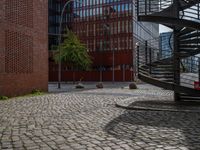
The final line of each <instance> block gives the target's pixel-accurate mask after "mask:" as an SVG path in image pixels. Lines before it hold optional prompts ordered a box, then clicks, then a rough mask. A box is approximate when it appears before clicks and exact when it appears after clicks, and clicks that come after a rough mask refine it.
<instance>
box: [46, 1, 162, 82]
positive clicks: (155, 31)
mask: <svg viewBox="0 0 200 150" xmlns="http://www.w3.org/2000/svg"><path fill="white" fill-rule="evenodd" d="M50 1H51V3H52V4H54V5H52V6H54V7H53V8H54V9H53V10H52V9H49V14H52V12H54V13H53V14H54V15H51V16H50V17H49V18H51V19H49V20H50V22H51V26H50V28H49V37H50V38H49V39H50V40H49V41H50V42H49V45H50V47H49V48H50V49H51V47H52V45H54V44H57V43H56V42H57V39H58V37H57V36H56V34H58V30H56V29H57V28H58V25H59V24H58V23H59V14H60V12H59V10H58V9H57V8H59V7H55V6H56V5H58V6H59V4H61V8H62V5H63V3H65V2H66V0H50ZM81 2H82V3H75V2H74V3H73V5H69V7H71V8H72V9H70V8H68V9H67V10H68V11H67V10H66V15H64V16H65V17H66V16H68V18H67V17H66V18H64V22H63V28H64V27H65V26H66V25H68V27H69V28H70V29H71V30H72V31H73V32H75V33H76V35H77V36H78V37H79V39H80V40H81V42H83V43H84V44H85V45H86V46H87V49H88V53H89V55H90V56H91V57H92V61H93V63H92V68H91V71H89V72H88V71H80V70H79V71H76V76H75V78H76V80H79V79H80V78H83V80H84V81H99V80H102V81H113V80H114V81H131V80H133V73H134V72H133V71H134V70H135V66H136V65H135V61H136V59H135V43H136V42H138V41H142V42H144V41H145V40H149V39H154V38H157V37H158V36H159V28H158V25H153V24H150V23H140V22H138V21H137V13H136V1H135V0H82V1H81ZM49 6H51V5H49ZM56 10H57V11H56ZM70 14H72V15H70ZM53 22H54V24H53ZM52 33H54V39H53V38H52ZM52 50H53V49H52ZM50 53H51V52H50ZM113 70H114V71H113ZM72 72H73V71H72V70H71V69H70V67H67V65H66V64H63V65H62V81H72V80H73V76H72V74H73V73H72ZM49 79H50V81H57V80H58V69H57V65H56V64H55V63H54V62H53V61H52V59H51V60H50V63H49Z"/></svg>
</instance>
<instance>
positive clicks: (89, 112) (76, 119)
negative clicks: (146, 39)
mask: <svg viewBox="0 0 200 150" xmlns="http://www.w3.org/2000/svg"><path fill="white" fill-rule="evenodd" d="M123 86H125V85H123ZM126 86H127V85H126ZM171 100H172V92H170V91H165V90H162V89H159V88H156V87H152V86H149V85H139V89H138V90H129V89H127V88H121V86H120V85H116V86H112V87H107V88H104V89H95V88H94V89H92V88H88V89H85V90H82V91H75V90H72V91H71V92H66V93H54V94H53V93H52V94H48V95H44V96H38V97H32V98H26V97H24V98H17V99H11V100H8V101H0V149H16V150H21V149H28V150H35V149H44V150H47V149H55V150H57V149H61V150H62V149H63V150H111V149H113V150H137V149H138V150H162V149H164V150H173V149H174V150H193V149H194V150H199V149H200V106H199V107H195V106H189V107H188V106H181V108H180V109H179V107H176V106H174V105H170V103H171ZM145 101H149V103H148V105H149V106H148V108H149V107H151V108H162V107H163V106H166V107H165V108H167V109H166V110H164V111H158V109H155V110H154V109H152V110H149V109H146V110H145V109H144V110H126V109H122V108H118V107H116V106H115V104H116V103H119V104H122V105H123V104H124V105H133V104H134V103H133V102H135V103H136V104H138V103H139V102H145ZM163 101H164V102H166V103H163V104H162V102H163ZM151 102H152V104H154V105H151ZM155 102H157V103H155ZM144 104H146V103H141V105H140V106H143V107H145V105H144ZM153 106H156V107H153ZM179 110H180V111H179ZM185 110H186V111H185Z"/></svg>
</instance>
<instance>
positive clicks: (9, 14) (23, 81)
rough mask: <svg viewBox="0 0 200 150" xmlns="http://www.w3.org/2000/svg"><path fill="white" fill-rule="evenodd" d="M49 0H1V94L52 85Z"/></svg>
mask: <svg viewBox="0 0 200 150" xmlns="http://www.w3.org/2000/svg"><path fill="white" fill-rule="evenodd" d="M47 19H48V1H47V0H43V1H34V0H1V1H0V28H1V31H0V58H1V59H0V60H1V61H0V95H6V96H16V95H21V94H26V93H30V92H31V91H32V90H34V89H38V90H43V91H47V89H48V47H47V46H48V36H47V35H48V20H47Z"/></svg>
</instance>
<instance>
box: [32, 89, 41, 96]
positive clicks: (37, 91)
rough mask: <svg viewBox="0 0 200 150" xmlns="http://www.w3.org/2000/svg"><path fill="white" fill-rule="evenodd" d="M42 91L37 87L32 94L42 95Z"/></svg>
mask: <svg viewBox="0 0 200 150" xmlns="http://www.w3.org/2000/svg"><path fill="white" fill-rule="evenodd" d="M42 93H43V92H42V91H40V90H37V89H35V90H33V91H32V92H31V94H32V95H42Z"/></svg>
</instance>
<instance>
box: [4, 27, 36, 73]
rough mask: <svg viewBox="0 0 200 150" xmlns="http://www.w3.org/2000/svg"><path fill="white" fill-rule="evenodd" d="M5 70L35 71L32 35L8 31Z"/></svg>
mask: <svg viewBox="0 0 200 150" xmlns="http://www.w3.org/2000/svg"><path fill="white" fill-rule="evenodd" d="M5 72H6V73H32V72H33V38H32V37H30V36H27V35H24V34H22V33H18V32H13V31H9V30H7V31H6V49H5Z"/></svg>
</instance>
